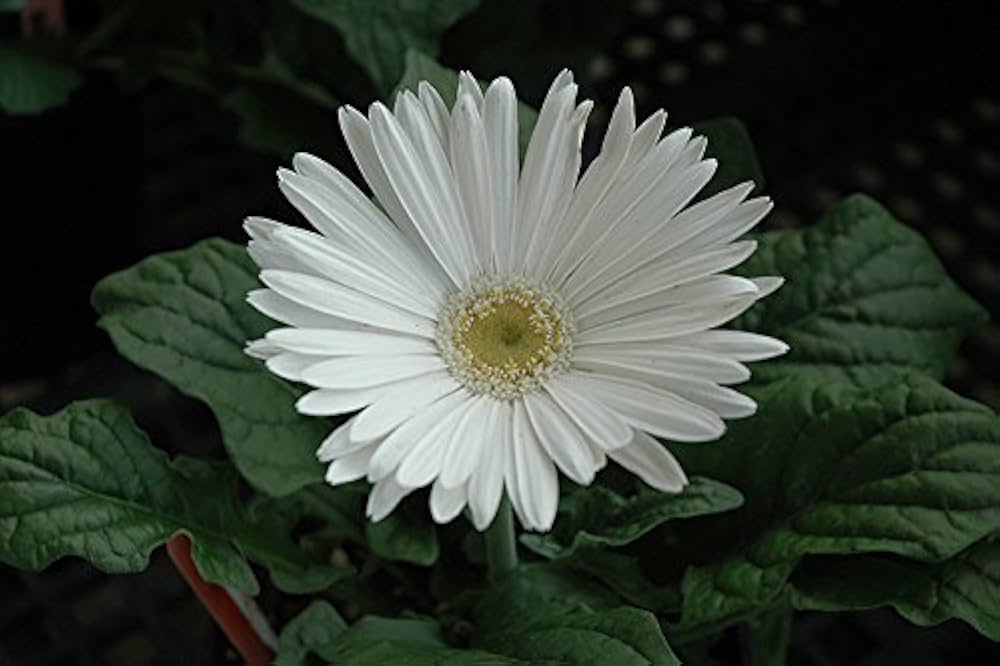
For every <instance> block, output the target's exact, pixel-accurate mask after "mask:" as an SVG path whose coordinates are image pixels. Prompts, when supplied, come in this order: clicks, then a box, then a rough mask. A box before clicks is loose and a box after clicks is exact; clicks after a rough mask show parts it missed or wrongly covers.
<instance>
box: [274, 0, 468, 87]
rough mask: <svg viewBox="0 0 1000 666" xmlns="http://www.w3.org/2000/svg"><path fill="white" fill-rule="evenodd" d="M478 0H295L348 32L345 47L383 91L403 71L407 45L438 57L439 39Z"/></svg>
mask: <svg viewBox="0 0 1000 666" xmlns="http://www.w3.org/2000/svg"><path fill="white" fill-rule="evenodd" d="M479 1H480V0H383V1H382V2H371V1H370V0H292V4H294V5H295V6H296V7H298V8H299V9H301V10H302V11H304V12H306V13H308V14H310V15H312V16H315V17H316V18H318V19H320V20H321V21H325V22H327V23H330V24H332V25H334V26H335V27H336V28H337V29H338V30H339V31H340V33H341V34H342V35H343V36H344V42H345V44H346V46H347V51H348V53H350V54H351V55H352V56H353V57H354V59H355V60H356V61H357V62H358V64H360V65H361V66H362V67H364V68H365V70H366V71H367V72H368V74H369V75H370V76H371V78H372V81H373V82H374V83H375V86H376V87H377V88H378V89H379V90H382V91H384V92H388V91H390V90H392V87H393V85H395V83H396V81H398V80H399V77H400V76H401V75H402V73H403V68H404V65H403V59H404V55H405V54H406V52H407V50H409V49H416V50H418V51H422V52H424V53H426V54H428V55H429V56H431V57H437V54H438V39H439V38H440V36H441V33H443V32H444V31H445V30H446V29H447V28H448V27H449V26H451V25H452V24H454V23H455V22H456V21H457V20H458V19H460V18H462V17H463V16H465V15H466V14H468V13H469V12H470V11H472V10H473V9H475V7H476V6H477V5H478V4H479Z"/></svg>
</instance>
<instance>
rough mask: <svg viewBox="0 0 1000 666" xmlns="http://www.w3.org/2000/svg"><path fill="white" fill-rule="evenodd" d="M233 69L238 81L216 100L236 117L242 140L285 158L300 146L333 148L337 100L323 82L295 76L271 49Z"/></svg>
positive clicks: (321, 150) (336, 139)
mask: <svg viewBox="0 0 1000 666" xmlns="http://www.w3.org/2000/svg"><path fill="white" fill-rule="evenodd" d="M237 74H238V77H239V80H241V81H242V83H241V84H240V85H239V86H238V87H237V88H236V89H234V90H233V91H232V92H230V93H228V94H227V95H226V96H225V97H223V98H222V100H221V101H222V105H223V106H224V107H226V108H227V109H230V110H231V111H233V112H235V113H236V114H237V115H238V116H239V117H240V120H241V124H240V140H241V141H243V143H245V144H247V145H248V146H250V147H251V148H254V149H256V150H260V151H262V152H269V153H274V154H275V155H278V156H280V157H283V158H285V159H291V157H292V155H294V154H295V153H296V152H297V151H300V150H307V149H308V150H310V151H313V152H317V153H320V154H330V153H332V152H333V151H335V150H336V149H337V147H338V146H339V142H340V134H339V130H338V128H337V119H336V113H335V110H336V108H337V106H338V102H337V100H336V99H335V98H333V97H332V96H331V95H330V94H329V93H327V92H326V91H325V90H324V89H323V88H321V87H320V86H318V85H316V84H314V83H311V82H308V81H302V80H300V79H299V78H298V76H297V75H296V74H295V72H293V71H292V70H291V69H289V67H288V66H287V65H286V64H285V63H284V62H282V61H281V60H280V59H279V58H278V56H277V54H276V53H274V52H273V51H268V52H267V53H266V54H265V56H264V58H263V60H262V61H261V63H260V64H259V65H258V66H256V67H252V68H246V67H243V68H238V69H237Z"/></svg>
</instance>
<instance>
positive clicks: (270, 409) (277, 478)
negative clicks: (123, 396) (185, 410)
mask: <svg viewBox="0 0 1000 666" xmlns="http://www.w3.org/2000/svg"><path fill="white" fill-rule="evenodd" d="M256 275H257V271H256V268H255V267H254V265H253V263H252V262H251V261H250V258H249V257H248V256H247V254H246V251H245V250H244V248H243V247H242V246H239V245H235V244H233V243H229V242H227V241H223V240H218V239H212V240H207V241H203V242H201V243H198V244H196V245H194V246H192V247H191V248H189V249H187V250H181V251H178V252H168V253H165V254H160V255H156V256H152V257H148V258H146V259H144V260H142V261H141V262H139V263H138V264H136V265H135V266H132V267H131V268H128V269H126V270H124V271H121V272H119V273H115V274H113V275H111V276H109V277H107V278H105V279H103V280H102V281H101V282H99V283H98V285H97V286H96V287H95V288H94V293H93V296H92V299H93V303H94V307H95V308H96V310H97V312H98V313H99V314H100V315H101V317H100V320H99V321H98V325H99V326H100V327H101V328H103V329H104V330H106V331H107V332H108V333H109V334H110V335H111V339H112V341H113V342H114V344H115V347H116V348H117V349H118V351H119V352H120V353H121V354H122V355H123V356H124V357H125V358H127V359H129V360H130V361H132V362H133V363H135V364H136V365H138V366H139V367H142V368H145V369H146V370H150V371H152V372H155V373H156V374H158V375H160V376H161V377H163V378H164V379H165V380H167V381H168V382H170V383H171V384H173V385H174V386H176V387H177V388H179V389H180V390H181V391H183V392H184V393H186V394H188V395H190V396H193V397H195V398H198V399H199V400H202V401H203V402H205V403H206V404H207V405H208V406H209V407H210V408H211V409H212V411H213V412H214V413H215V416H216V418H217V419H218V420H219V425H220V427H221V429H222V438H223V441H224V442H225V445H226V450H227V451H228V453H229V456H230V458H231V459H232V460H233V462H234V463H235V465H236V467H237V469H239V471H240V473H241V474H243V476H244V477H245V478H246V479H247V480H248V481H249V482H250V483H251V484H252V485H253V486H254V487H256V488H258V489H260V490H262V491H264V492H266V493H269V494H273V495H285V494H288V493H290V492H292V491H294V490H296V489H297V488H301V487H302V486H305V485H307V484H309V483H313V482H318V481H321V480H322V478H323V470H322V467H321V465H320V464H319V463H318V462H317V461H316V458H315V455H314V452H315V450H316V448H317V447H318V446H319V444H320V442H321V441H322V440H323V438H324V437H325V436H326V434H327V432H328V430H329V424H328V423H327V422H326V421H325V420H323V419H318V418H309V417H305V416H300V415H299V414H298V413H296V411H295V407H294V403H295V399H296V397H297V396H298V395H299V394H300V391H299V390H298V389H297V388H294V387H292V386H291V385H290V384H288V383H286V382H284V381H282V380H281V379H279V378H278V377H275V376H274V375H273V374H271V373H270V372H268V371H267V370H266V369H265V368H264V366H263V365H262V364H261V363H260V362H259V361H255V360H253V359H251V358H250V357H248V356H247V355H246V354H244V353H243V347H244V345H245V344H246V342H247V341H248V340H250V339H253V338H257V337H260V336H261V335H262V334H263V333H264V332H265V331H267V330H268V329H269V328H271V327H272V326H273V324H272V323H271V322H269V320H267V319H266V318H265V317H263V316H261V315H259V314H257V313H256V312H255V311H253V310H252V309H251V308H250V306H249V305H247V303H246V300H245V299H246V294H247V292H248V291H250V290H251V289H254V288H256V287H257V286H258V284H257V277H256Z"/></svg>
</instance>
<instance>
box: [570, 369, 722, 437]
mask: <svg viewBox="0 0 1000 666" xmlns="http://www.w3.org/2000/svg"><path fill="white" fill-rule="evenodd" d="M574 378H575V380H576V381H578V382H580V383H581V384H583V385H585V386H586V387H587V390H588V391H589V392H590V394H591V395H592V396H593V397H594V398H595V399H597V400H600V401H601V402H603V403H604V404H606V405H607V406H608V407H610V408H611V409H613V410H615V411H616V412H618V414H619V415H620V416H621V417H622V418H623V419H625V421H626V422H628V423H629V424H630V425H632V426H633V427H635V428H636V429H639V430H644V431H646V432H648V433H651V434H653V435H656V436H657V437H664V438H666V439H673V440H676V441H679V442H704V441H709V440H713V439H717V438H719V437H720V436H722V433H723V432H725V429H726V426H725V424H724V423H723V421H722V419H721V418H720V417H719V415H718V414H716V413H714V412H712V411H710V410H708V409H705V408H704V407H701V406H699V405H696V404H694V403H693V402H691V401H689V400H685V399H683V398H681V397H680V396H677V395H675V394H673V393H671V392H669V391H665V390H663V389H660V388H656V387H655V386H650V385H649V384H644V383H642V382H638V381H635V380H632V379H627V378H624V377H615V376H611V375H607V374H597V373H587V374H577V375H575V376H574Z"/></svg>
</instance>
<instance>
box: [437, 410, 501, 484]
mask: <svg viewBox="0 0 1000 666" xmlns="http://www.w3.org/2000/svg"><path fill="white" fill-rule="evenodd" d="M494 402H495V400H493V399H492V398H489V397H486V396H476V397H475V398H473V399H472V401H471V404H470V405H469V410H468V411H467V412H466V414H465V416H464V417H463V418H462V422H461V423H459V424H458V426H457V427H456V429H455V436H454V437H453V438H452V443H451V446H450V447H449V449H448V451H447V452H446V453H445V458H444V463H443V464H442V465H441V476H440V477H439V478H438V482H439V483H441V484H443V485H444V486H445V487H446V488H454V487H456V486H458V485H461V484H464V483H465V482H466V481H467V480H468V478H469V477H470V476H472V473H473V472H474V471H475V469H476V465H477V464H478V463H479V459H480V457H481V456H482V452H483V448H484V447H485V446H487V439H488V433H487V431H486V428H488V427H491V426H492V425H493V424H492V423H491V422H490V418H491V414H492V411H493V403H494Z"/></svg>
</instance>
